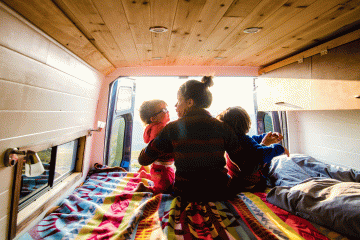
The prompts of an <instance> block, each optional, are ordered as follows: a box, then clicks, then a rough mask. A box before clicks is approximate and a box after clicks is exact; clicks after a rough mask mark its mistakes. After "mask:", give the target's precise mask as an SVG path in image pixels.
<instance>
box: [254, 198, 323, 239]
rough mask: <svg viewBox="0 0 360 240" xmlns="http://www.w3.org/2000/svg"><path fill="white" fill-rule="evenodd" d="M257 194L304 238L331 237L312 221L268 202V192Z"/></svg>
mask: <svg viewBox="0 0 360 240" xmlns="http://www.w3.org/2000/svg"><path fill="white" fill-rule="evenodd" d="M255 195H256V196H258V197H259V198H261V200H262V201H263V202H264V203H265V204H266V205H267V206H268V207H269V208H270V209H271V211H273V212H274V213H275V214H276V215H277V216H278V217H279V218H280V219H281V220H282V221H283V222H285V223H286V224H287V225H289V226H290V227H292V228H293V229H294V230H295V231H296V232H297V233H299V234H300V235H301V236H302V237H303V238H305V239H311V240H329V238H327V237H326V236H324V235H323V234H322V233H321V232H319V230H317V229H316V228H315V227H314V225H312V224H311V222H309V221H307V220H306V219H304V218H301V217H298V216H296V215H293V214H291V213H289V212H287V211H285V210H283V209H281V208H279V207H277V206H275V205H273V204H271V203H269V202H267V201H266V193H264V192H257V193H255Z"/></svg>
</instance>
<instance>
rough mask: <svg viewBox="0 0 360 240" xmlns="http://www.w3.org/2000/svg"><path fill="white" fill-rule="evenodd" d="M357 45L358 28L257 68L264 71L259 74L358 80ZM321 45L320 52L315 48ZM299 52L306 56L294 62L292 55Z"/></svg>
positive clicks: (359, 31) (265, 76)
mask: <svg viewBox="0 0 360 240" xmlns="http://www.w3.org/2000/svg"><path fill="white" fill-rule="evenodd" d="M341 39H342V40H341ZM355 39H357V40H355ZM340 40H341V41H340ZM344 41H348V42H347V43H346V44H343V45H340V46H339V44H341V43H343V42H344ZM359 46H360V30H357V31H354V32H351V33H349V34H347V35H345V36H343V37H340V38H338V39H334V40H333V41H330V42H329V43H325V44H323V45H321V46H320V47H315V48H314V49H309V50H308V51H305V52H303V53H300V54H299V55H297V56H294V57H291V58H289V59H285V60H284V63H281V62H279V65H277V64H274V65H273V66H269V67H268V68H264V69H261V70H260V72H264V74H262V75H261V76H260V77H261V78H298V79H330V80H360V72H359V65H360V50H359ZM322 49H323V50H325V49H328V50H327V54H325V55H321V54H320V53H319V52H321V50H322ZM302 56H305V57H306V58H304V59H303V62H302V63H298V62H296V59H301V57H302ZM292 62H295V63H292ZM281 66H283V67H281ZM277 67H279V68H277ZM266 71H269V72H266Z"/></svg>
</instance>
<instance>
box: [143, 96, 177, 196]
mask: <svg viewBox="0 0 360 240" xmlns="http://www.w3.org/2000/svg"><path fill="white" fill-rule="evenodd" d="M166 107H167V104H166V103H165V102H164V101H163V100H158V99H154V100H149V101H145V102H143V103H142V104H141V106H140V110H139V111H140V118H141V121H142V122H143V123H144V124H146V129H145V131H144V142H145V143H149V142H150V141H151V140H153V139H154V138H155V137H156V136H157V135H158V134H159V133H160V131H161V130H162V129H163V128H164V127H165V125H166V124H167V123H168V122H169V121H170V117H169V112H168V110H167V109H166ZM173 164H174V159H173V158H172V157H169V156H166V155H164V156H160V158H159V159H157V160H156V161H155V162H154V163H153V164H152V165H151V170H150V174H148V173H147V172H146V171H144V170H141V171H140V177H142V178H147V179H149V180H152V181H153V182H154V187H150V188H146V187H145V185H141V189H142V191H144V190H149V191H151V192H153V193H154V195H156V194H159V193H167V192H169V191H171V190H172V185H173V183H174V178H175V171H174V168H173ZM144 187H145V188H146V189H144Z"/></svg>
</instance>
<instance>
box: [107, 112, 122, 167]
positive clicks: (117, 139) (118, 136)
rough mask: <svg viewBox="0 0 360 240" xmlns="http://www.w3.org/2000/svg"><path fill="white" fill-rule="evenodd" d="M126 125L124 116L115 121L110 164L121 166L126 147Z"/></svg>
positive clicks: (111, 140) (111, 139)
mask: <svg viewBox="0 0 360 240" xmlns="http://www.w3.org/2000/svg"><path fill="white" fill-rule="evenodd" d="M125 126H126V125H125V119H124V118H123V117H122V116H120V117H118V118H116V119H115V120H114V122H113V127H112V134H111V138H110V149H109V151H110V153H109V159H108V165H109V166H111V167H114V166H120V163H121V159H122V156H123V149H124V137H125Z"/></svg>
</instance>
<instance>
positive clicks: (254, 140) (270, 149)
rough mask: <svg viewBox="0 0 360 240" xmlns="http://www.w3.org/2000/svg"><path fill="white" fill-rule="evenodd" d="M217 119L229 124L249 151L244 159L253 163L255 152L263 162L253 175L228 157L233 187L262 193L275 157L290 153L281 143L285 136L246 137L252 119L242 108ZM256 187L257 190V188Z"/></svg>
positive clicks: (232, 109)
mask: <svg viewBox="0 0 360 240" xmlns="http://www.w3.org/2000/svg"><path fill="white" fill-rule="evenodd" d="M217 118H218V119H219V120H221V121H223V122H225V123H227V124H228V125H229V126H230V127H231V128H232V129H233V130H234V132H235V133H236V135H237V137H238V139H239V141H240V143H241V146H243V147H244V148H245V150H247V154H246V151H245V154H244V157H245V158H247V159H249V161H251V159H252V154H251V152H252V153H253V151H255V152H256V153H259V154H260V156H261V158H262V160H263V162H262V163H261V165H260V166H259V170H258V171H256V172H255V173H252V174H247V173H244V172H241V169H239V167H238V166H237V165H236V164H235V163H234V162H232V161H231V160H230V158H229V156H228V155H226V168H227V169H228V175H229V176H230V177H231V184H232V186H235V187H236V186H239V188H240V187H241V186H242V187H245V189H247V190H250V189H252V190H256V191H262V190H265V188H266V181H265V176H264V175H266V174H267V173H266V169H267V167H268V165H269V163H270V162H271V159H272V158H273V157H275V156H279V155H281V154H283V153H286V154H287V155H288V156H289V152H288V150H287V149H286V148H284V147H283V146H281V145H280V144H277V143H279V142H280V141H281V140H282V139H283V136H282V135H281V134H279V133H272V132H269V133H267V134H262V135H258V136H257V135H255V136H253V137H250V136H248V135H246V134H247V133H248V132H249V130H250V127H251V119H250V116H249V114H248V113H247V112H246V111H245V109H243V108H242V107H231V108H228V109H226V110H225V111H223V112H222V113H220V114H219V115H218V116H217ZM255 187H256V188H255Z"/></svg>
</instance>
